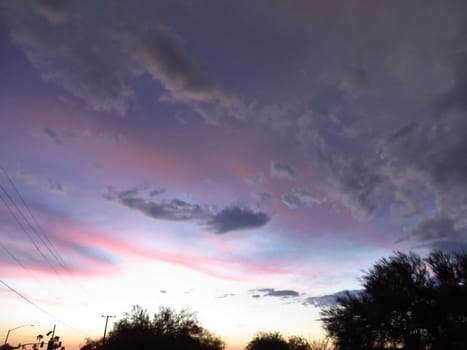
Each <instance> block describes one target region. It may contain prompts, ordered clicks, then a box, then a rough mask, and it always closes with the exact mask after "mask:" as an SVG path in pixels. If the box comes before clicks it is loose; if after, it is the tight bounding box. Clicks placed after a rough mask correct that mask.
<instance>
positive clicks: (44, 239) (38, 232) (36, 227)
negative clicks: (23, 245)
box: [0, 164, 89, 298]
mask: <svg viewBox="0 0 467 350" xmlns="http://www.w3.org/2000/svg"><path fill="white" fill-rule="evenodd" d="M0 170H1V171H2V173H3V175H4V176H5V177H6V178H7V180H8V182H9V184H10V187H11V188H13V190H14V192H15V193H16V196H17V197H18V198H19V199H20V201H21V203H22V206H23V207H24V208H26V211H27V212H28V214H29V216H30V217H31V219H32V221H33V223H31V221H30V220H29V219H28V218H27V216H26V214H25V213H24V212H23V209H21V208H20V205H19V204H17V203H16V202H15V200H14V199H13V197H12V196H10V195H9V193H8V191H7V190H6V189H5V187H4V186H2V184H1V183H0V189H2V191H3V192H4V193H5V195H6V196H7V198H8V199H9V200H10V202H11V203H12V204H13V206H14V207H15V209H16V211H17V212H18V213H19V215H21V218H22V219H23V221H24V222H25V223H26V225H27V226H28V227H29V229H30V230H31V231H32V232H33V233H34V234H35V236H36V237H37V238H38V239H39V241H40V243H42V245H44V246H45V247H46V249H47V251H48V252H49V253H50V255H51V256H52V257H53V260H54V261H55V262H56V264H53V263H52V262H51V261H50V260H49V258H48V257H47V256H46V255H45V254H44V253H43V252H42V250H41V249H40V248H39V246H38V245H37V244H36V242H35V240H34V239H33V238H32V237H31V235H30V234H29V232H28V231H27V230H25V229H24V226H23V225H22V224H21V222H20V220H18V218H17V217H16V215H15V214H14V212H13V211H12V210H11V207H9V205H8V204H7V203H6V201H5V200H4V199H3V198H2V200H3V202H4V203H5V205H6V207H7V209H8V210H9V211H10V214H11V215H12V216H13V217H14V218H15V221H16V223H17V224H18V225H19V226H20V227H21V229H22V230H23V232H25V233H26V235H27V236H28V238H29V239H30V240H31V242H32V243H33V245H34V247H35V248H36V250H37V251H38V252H39V254H40V255H41V256H42V257H43V258H44V259H45V260H46V261H47V263H48V265H49V266H50V267H51V268H52V269H53V270H54V272H55V274H56V275H57V276H58V277H59V278H62V279H63V276H62V275H61V274H60V273H59V271H58V270H57V268H56V266H59V267H61V268H62V269H63V270H64V271H65V272H66V273H67V274H68V275H69V276H70V277H71V279H72V280H73V281H74V282H78V281H77V280H76V279H75V276H74V275H73V272H72V271H71V270H70V269H69V268H68V266H67V264H66V262H65V260H64V259H63V257H62V256H61V255H60V253H59V252H58V249H57V248H56V246H55V244H54V243H53V242H52V240H51V239H50V238H49V235H48V234H47V233H46V232H45V231H44V229H43V228H42V227H41V225H40V224H39V222H38V220H37V219H36V217H35V215H34V214H33V212H32V210H31V209H30V207H29V205H28V204H27V201H26V200H25V198H24V197H23V196H22V195H21V193H20V191H19V189H18V187H17V186H16V185H15V183H14V181H13V179H12V178H11V176H10V175H9V174H8V172H7V170H6V169H5V168H4V167H3V165H1V164H0ZM77 284H78V286H79V289H81V291H82V292H83V296H85V297H86V298H87V297H88V296H89V293H88V291H87V290H86V288H84V286H82V285H81V284H80V283H77Z"/></svg>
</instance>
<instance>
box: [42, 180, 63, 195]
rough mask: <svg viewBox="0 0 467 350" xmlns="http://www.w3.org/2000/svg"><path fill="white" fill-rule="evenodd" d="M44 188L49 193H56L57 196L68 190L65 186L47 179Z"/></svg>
mask: <svg viewBox="0 0 467 350" xmlns="http://www.w3.org/2000/svg"><path fill="white" fill-rule="evenodd" d="M46 187H47V189H48V190H49V191H50V192H53V193H57V194H65V193H66V192H67V190H68V188H67V186H65V185H63V184H61V183H60V182H57V181H54V180H52V179H47V184H46Z"/></svg>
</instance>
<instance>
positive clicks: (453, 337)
mask: <svg viewBox="0 0 467 350" xmlns="http://www.w3.org/2000/svg"><path fill="white" fill-rule="evenodd" d="M466 280H467V255H466V254H451V255H450V254H446V253H441V252H433V253H431V254H430V255H429V256H428V258H426V259H422V258H421V257H420V256H418V255H416V254H413V253H411V254H403V253H396V254H395V255H394V256H392V257H390V258H389V259H381V260H380V261H379V262H378V263H376V264H375V265H374V266H373V268H372V269H371V270H369V271H368V272H366V273H365V275H364V276H363V278H362V281H363V287H364V288H363V290H362V291H361V293H359V294H357V295H351V294H350V293H347V295H346V296H344V297H342V298H338V300H337V305H336V306H334V307H330V308H327V309H324V310H323V311H322V320H323V322H324V328H325V330H326V331H327V333H328V334H329V336H330V337H331V338H332V339H333V340H334V341H335V343H336V345H337V346H338V348H339V349H340V350H356V349H358V350H367V349H368V350H369V349H393V348H403V349H410V350H412V349H413V350H424V349H430V350H457V349H459V350H460V349H467V332H466V329H467V328H466V327H467V285H466Z"/></svg>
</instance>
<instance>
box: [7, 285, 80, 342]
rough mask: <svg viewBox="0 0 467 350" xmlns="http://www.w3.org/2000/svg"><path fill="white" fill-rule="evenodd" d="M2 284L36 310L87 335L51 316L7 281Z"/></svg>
mask: <svg viewBox="0 0 467 350" xmlns="http://www.w3.org/2000/svg"><path fill="white" fill-rule="evenodd" d="M0 283H2V284H3V285H4V286H5V287H7V288H8V289H9V290H10V291H11V292H13V293H15V294H16V295H17V296H19V297H20V298H21V299H23V300H24V301H26V302H27V303H29V304H31V305H32V306H34V307H35V308H36V309H38V310H39V311H41V312H43V313H45V314H46V315H48V316H49V317H52V318H53V319H54V320H56V321H58V322H60V323H61V324H63V325H64V326H66V327H68V328H71V329H73V330H75V331H77V332H79V333H82V334H85V333H84V332H83V331H81V330H79V329H77V328H75V327H73V326H71V325H70V324H68V323H67V322H65V321H63V320H61V319H60V318H58V317H56V316H55V315H53V314H51V313H50V312H48V311H47V310H45V309H44V308H42V307H40V306H39V305H37V304H36V303H35V302H33V301H32V300H31V299H29V298H28V297H27V296H25V295H24V294H23V293H21V292H19V291H18V290H17V289H15V288H13V287H12V286H10V285H9V284H8V283H6V282H5V281H3V280H2V279H0Z"/></svg>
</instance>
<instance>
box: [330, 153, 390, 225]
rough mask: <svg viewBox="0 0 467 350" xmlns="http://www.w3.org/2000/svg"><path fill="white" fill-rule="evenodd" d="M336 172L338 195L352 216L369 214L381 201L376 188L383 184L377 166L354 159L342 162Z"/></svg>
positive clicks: (362, 216)
mask: <svg viewBox="0 0 467 350" xmlns="http://www.w3.org/2000/svg"><path fill="white" fill-rule="evenodd" d="M337 172H338V173H337V181H338V186H339V191H340V193H339V195H340V196H341V199H342V200H343V201H344V203H345V204H346V205H347V206H348V207H349V208H351V209H352V213H353V214H354V216H356V217H360V218H365V217H368V216H371V215H372V213H373V212H374V210H375V209H376V207H377V206H378V204H379V203H380V201H381V197H380V196H379V194H378V190H379V188H380V186H382V185H383V184H384V182H383V179H382V176H381V175H380V174H379V170H378V168H376V167H375V166H371V165H370V164H368V162H365V161H363V160H360V159H354V160H351V161H350V162H345V163H342V164H341V167H340V168H337Z"/></svg>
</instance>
